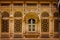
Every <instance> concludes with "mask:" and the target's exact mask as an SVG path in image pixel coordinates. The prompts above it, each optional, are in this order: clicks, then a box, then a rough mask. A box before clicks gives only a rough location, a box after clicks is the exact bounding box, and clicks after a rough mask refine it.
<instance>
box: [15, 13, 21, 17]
mask: <svg viewBox="0 0 60 40" xmlns="http://www.w3.org/2000/svg"><path fill="white" fill-rule="evenodd" d="M14 17H22V13H21V12H15V14H14Z"/></svg>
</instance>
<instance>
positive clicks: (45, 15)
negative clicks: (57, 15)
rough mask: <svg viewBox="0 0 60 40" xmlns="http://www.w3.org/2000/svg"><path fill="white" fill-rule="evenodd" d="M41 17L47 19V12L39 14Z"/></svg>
mask: <svg viewBox="0 0 60 40" xmlns="http://www.w3.org/2000/svg"><path fill="white" fill-rule="evenodd" d="M41 16H42V17H49V14H48V12H43V13H42V14H41Z"/></svg>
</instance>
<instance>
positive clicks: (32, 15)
mask: <svg viewBox="0 0 60 40" xmlns="http://www.w3.org/2000/svg"><path fill="white" fill-rule="evenodd" d="M29 19H35V21H36V22H38V20H39V17H38V14H37V13H33V12H30V13H27V14H26V15H25V17H24V20H25V22H27V21H28V20H29Z"/></svg>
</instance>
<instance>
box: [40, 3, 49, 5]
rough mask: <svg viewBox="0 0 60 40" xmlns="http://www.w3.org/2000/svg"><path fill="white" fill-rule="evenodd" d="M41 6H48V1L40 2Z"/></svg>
mask: <svg viewBox="0 0 60 40" xmlns="http://www.w3.org/2000/svg"><path fill="white" fill-rule="evenodd" d="M41 6H49V3H41Z"/></svg>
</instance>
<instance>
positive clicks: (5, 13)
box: [1, 11, 9, 17]
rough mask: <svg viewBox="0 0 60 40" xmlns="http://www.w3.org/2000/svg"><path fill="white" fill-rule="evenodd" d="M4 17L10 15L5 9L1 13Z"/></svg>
mask: <svg viewBox="0 0 60 40" xmlns="http://www.w3.org/2000/svg"><path fill="white" fill-rule="evenodd" d="M1 15H2V17H9V13H8V12H6V11H4V12H3V13H1Z"/></svg>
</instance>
